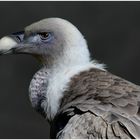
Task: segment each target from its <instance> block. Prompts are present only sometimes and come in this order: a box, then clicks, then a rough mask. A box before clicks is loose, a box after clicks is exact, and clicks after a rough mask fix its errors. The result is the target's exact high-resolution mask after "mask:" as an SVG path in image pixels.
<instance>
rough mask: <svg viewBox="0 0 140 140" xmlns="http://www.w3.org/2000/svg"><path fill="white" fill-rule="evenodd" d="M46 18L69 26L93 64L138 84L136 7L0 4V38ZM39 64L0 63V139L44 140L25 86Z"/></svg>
mask: <svg viewBox="0 0 140 140" xmlns="http://www.w3.org/2000/svg"><path fill="white" fill-rule="evenodd" d="M47 17H61V18H64V19H67V20H69V21H71V22H72V23H73V24H74V25H76V26H77V27H78V28H79V30H80V31H81V32H82V33H83V35H84V36H85V38H86V39H87V41H88V45H89V48H90V51H91V53H92V56H93V58H95V59H97V60H99V62H102V63H105V64H107V67H108V70H109V71H110V72H112V73H114V74H116V75H118V76H121V77H123V78H125V79H127V80H129V81H132V82H134V83H136V84H140V73H139V72H140V61H139V60H140V2H0V18H1V19H0V37H2V36H3V35H6V34H9V33H12V32H15V31H18V30H22V29H23V28H24V27H25V26H27V25H28V24H31V23H32V22H35V21H38V20H40V19H43V18H47ZM39 68H40V64H39V63H38V62H37V61H36V60H35V58H33V57H32V56H28V55H15V56H14V55H13V56H1V57H0V138H48V137H49V126H48V123H47V122H46V121H45V120H44V119H43V118H42V117H41V116H40V115H39V114H37V113H36V112H35V111H34V110H33V109H32V107H31V105H30V102H29V99H28V86H29V83H30V80H31V78H32V76H33V74H34V73H35V72H36V71H37V70H38V69H39Z"/></svg>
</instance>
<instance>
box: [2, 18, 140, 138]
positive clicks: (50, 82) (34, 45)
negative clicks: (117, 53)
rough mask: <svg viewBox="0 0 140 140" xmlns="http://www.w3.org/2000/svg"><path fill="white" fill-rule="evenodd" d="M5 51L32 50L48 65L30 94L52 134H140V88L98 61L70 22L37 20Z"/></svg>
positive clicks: (14, 37)
mask: <svg viewBox="0 0 140 140" xmlns="http://www.w3.org/2000/svg"><path fill="white" fill-rule="evenodd" d="M23 36H24V37H23ZM9 38H10V39H9ZM11 41H12V43H11ZM7 44H8V45H7ZM9 44H11V46H10V45H9ZM0 49H1V52H2V54H6V53H26V54H31V55H33V56H35V57H36V58H37V59H39V60H40V62H41V63H42V64H43V67H42V68H41V69H40V70H39V71H38V72H37V73H36V74H35V75H34V77H33V79H32V81H31V84H30V87H29V93H30V94H29V97H30V100H31V103H32V106H33V108H35V109H36V110H37V111H38V112H39V113H41V114H42V115H43V116H44V118H45V119H47V120H48V121H49V122H50V125H51V138H140V115H139V113H140V112H139V107H140V87H139V86H137V85H135V84H133V83H131V82H128V81H126V80H124V79H122V78H120V77H117V76H115V75H113V74H111V73H109V72H108V71H107V70H105V69H104V68H103V65H101V64H98V63H95V61H92V60H91V59H90V54H89V51H88V47H87V44H86V41H85V39H84V37H83V36H82V34H81V33H80V32H79V30H78V29H77V28H76V27H75V26H74V25H72V24H71V23H69V22H68V21H66V20H63V19H60V18H48V19H45V20H41V21H39V22H36V23H34V24H31V25H30V26H28V27H26V28H25V31H24V34H23V33H21V32H20V33H18V34H14V35H12V36H10V37H5V38H3V39H2V40H1V41H0Z"/></svg>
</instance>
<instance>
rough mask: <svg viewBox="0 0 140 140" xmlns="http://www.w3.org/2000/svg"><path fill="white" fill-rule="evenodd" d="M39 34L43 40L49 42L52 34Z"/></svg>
mask: <svg viewBox="0 0 140 140" xmlns="http://www.w3.org/2000/svg"><path fill="white" fill-rule="evenodd" d="M38 34H39V36H40V38H41V39H42V40H47V39H48V38H49V37H50V33H48V32H42V33H38Z"/></svg>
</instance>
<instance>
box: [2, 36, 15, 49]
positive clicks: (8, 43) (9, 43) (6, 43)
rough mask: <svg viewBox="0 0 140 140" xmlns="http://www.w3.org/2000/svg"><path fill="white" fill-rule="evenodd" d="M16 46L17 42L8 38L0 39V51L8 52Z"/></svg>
mask: <svg viewBox="0 0 140 140" xmlns="http://www.w3.org/2000/svg"><path fill="white" fill-rule="evenodd" d="M16 45H17V42H16V41H15V40H14V39H12V38H11V37H9V36H4V37H3V38H1V39H0V51H5V50H9V49H11V48H13V47H15V46H16Z"/></svg>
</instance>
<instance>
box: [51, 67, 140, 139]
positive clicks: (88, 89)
mask: <svg viewBox="0 0 140 140" xmlns="http://www.w3.org/2000/svg"><path fill="white" fill-rule="evenodd" d="M139 107H140V87H139V86H137V85H135V84H133V83H131V82H129V81H127V80H124V79H122V78H120V77H118V76H115V75H113V74H111V73H109V72H107V71H102V70H99V69H90V70H89V71H84V72H82V73H80V74H79V75H76V76H75V77H73V78H72V79H71V82H70V84H69V88H68V89H67V90H66V91H65V93H64V97H63V98H62V100H61V106H60V110H59V112H58V113H57V115H56V117H55V119H54V121H53V122H52V127H51V137H52V138H104V139H106V138H123V139H125V138H140V109H139Z"/></svg>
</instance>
